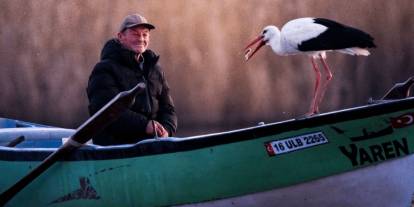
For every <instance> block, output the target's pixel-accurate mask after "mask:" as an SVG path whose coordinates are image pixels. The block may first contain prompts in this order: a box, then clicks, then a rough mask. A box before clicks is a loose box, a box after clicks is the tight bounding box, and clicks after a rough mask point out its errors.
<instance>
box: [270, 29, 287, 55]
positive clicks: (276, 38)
mask: <svg viewBox="0 0 414 207" xmlns="http://www.w3.org/2000/svg"><path fill="white" fill-rule="evenodd" d="M267 45H269V46H270V47H271V48H272V50H273V52H275V53H276V54H278V55H285V52H284V50H283V44H282V40H281V35H280V30H279V29H278V28H276V27H275V28H274V29H272V34H271V36H270V37H269V41H268V42H267Z"/></svg>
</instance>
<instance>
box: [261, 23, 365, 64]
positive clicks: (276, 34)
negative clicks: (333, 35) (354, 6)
mask: <svg viewBox="0 0 414 207" xmlns="http://www.w3.org/2000/svg"><path fill="white" fill-rule="evenodd" d="M266 29H267V30H268V32H269V33H270V34H271V36H270V37H269V41H268V43H267V45H269V46H270V47H271V48H272V50H273V51H274V52H275V53H276V54H278V55H282V56H287V55H297V54H306V55H309V56H312V57H314V58H320V57H323V58H326V52H328V51H332V50H315V51H301V50H299V49H298V46H299V45H300V44H302V43H303V42H305V41H309V40H311V39H313V38H315V37H318V36H319V35H321V34H322V33H324V32H326V30H328V27H326V26H324V25H321V24H317V23H315V22H314V19H313V18H300V19H294V20H291V21H289V22H287V23H286V24H285V25H284V26H283V27H282V29H281V30H279V29H278V28H277V27H276V26H272V25H271V26H267V27H265V29H264V30H266ZM335 51H338V52H341V53H345V54H349V55H364V56H367V55H369V54H370V53H369V51H368V50H366V49H364V48H359V47H350V48H344V49H337V50H335Z"/></svg>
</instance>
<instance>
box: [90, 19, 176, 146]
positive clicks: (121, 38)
mask: <svg viewBox="0 0 414 207" xmlns="http://www.w3.org/2000/svg"><path fill="white" fill-rule="evenodd" d="M153 29H155V27H154V26H153V25H152V24H150V23H148V21H147V20H146V19H145V18H144V17H143V16H141V15H139V14H132V15H128V16H127V17H126V18H125V19H124V21H123V22H122V24H121V27H120V29H119V32H118V34H117V37H116V38H113V39H111V40H109V41H107V42H106V44H105V46H104V47H103V49H102V52H101V60H100V61H99V62H98V63H97V64H96V65H95V67H94V69H93V71H92V73H91V75H90V77H89V83H88V87H87V94H88V99H89V112H90V114H91V115H93V114H94V113H96V112H97V111H98V110H99V109H100V108H101V107H103V106H104V105H105V104H106V103H107V102H108V101H110V100H111V99H112V98H113V97H114V96H115V95H116V94H118V93H119V92H121V91H125V90H129V89H131V88H132V87H133V86H135V85H136V84H137V83H139V82H144V83H145V84H146V89H147V90H146V93H142V94H139V95H137V97H136V100H135V103H134V105H133V106H132V107H131V108H130V110H127V111H126V112H124V113H123V114H122V115H121V117H120V118H119V119H118V120H117V121H115V122H114V123H113V124H111V125H110V126H108V127H107V128H106V129H105V130H104V131H103V132H102V133H100V134H99V135H97V136H95V137H93V143H94V144H98V145H116V144H131V143H136V142H137V141H140V140H142V139H145V138H150V137H154V136H159V137H168V136H172V135H173V134H174V133H175V131H176V128H177V116H176V113H175V107H174V104H173V99H172V98H171V95H170V90H169V87H168V84H167V80H166V77H165V74H164V72H163V71H162V69H161V67H160V65H159V64H158V59H159V56H158V55H156V54H155V53H154V52H153V51H151V50H149V49H147V48H148V45H149V42H150V31H151V30H153Z"/></svg>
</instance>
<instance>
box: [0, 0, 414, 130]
mask: <svg viewBox="0 0 414 207" xmlns="http://www.w3.org/2000/svg"><path fill="white" fill-rule="evenodd" d="M413 11H414V1H412V0H398V1H388V0H352V1H337V0H306V1H303V0H260V1H257V0H243V1H240V0H129V1H128V0H119V1H112V0H87V1H85V0H71V1H66V0H42V1H36V0H31V1H30V0H0V25H1V28H0V117H7V118H15V119H22V120H26V121H33V122H38V123H42V124H49V125H55V126H60V127H69V128H76V127H77V126H78V125H79V124H81V123H82V122H83V121H84V120H86V119H87V118H88V113H87V98H86V92H85V88H86V85H87V80H88V76H89V74H90V72H91V70H92V68H93V66H94V65H95V63H96V62H97V61H98V59H99V54H100V51H101V49H102V46H103V44H104V43H105V42H106V41H107V40H108V39H109V38H111V37H113V36H115V35H116V32H117V30H118V27H119V24H120V22H121V21H122V19H123V18H124V16H125V15H127V14H130V13H136V12H138V13H140V14H142V15H144V16H145V17H146V18H147V19H149V21H150V22H152V23H154V24H155V25H156V26H157V29H156V30H154V31H153V32H152V33H151V35H152V36H151V41H152V42H151V44H150V48H151V49H153V50H155V51H156V52H157V53H159V54H160V55H161V59H160V61H161V64H162V65H163V67H164V70H165V72H166V74H167V77H168V80H169V84H170V86H171V89H172V94H173V96H174V98H175V103H176V107H177V111H178V115H179V132H178V136H186V135H194V134H203V133H208V132H217V131H221V130H229V129H235V128H240V127H247V126H252V125H255V124H257V123H258V122H260V121H265V122H274V121H280V120H285V119H291V118H294V117H296V116H299V115H302V114H304V113H305V112H307V110H308V106H309V102H310V100H311V98H312V95H313V94H312V89H313V84H314V74H313V71H312V68H311V65H310V62H309V58H307V57H305V56H293V57H292V56H291V57H279V56H276V55H274V54H273V53H272V52H271V50H270V48H266V49H262V50H261V51H259V52H258V53H257V54H256V56H255V57H254V58H253V59H252V60H251V61H249V62H248V63H246V62H245V61H244V59H243V48H244V46H245V45H246V44H247V43H248V42H249V41H250V40H251V39H252V38H254V37H255V36H256V35H257V34H259V32H261V30H262V28H263V27H264V26H266V25H269V24H275V25H277V26H279V27H280V26H281V25H283V24H284V23H286V22H287V21H288V20H290V19H294V18H299V17H306V16H312V17H324V18H329V19H333V20H337V21H339V22H342V23H345V24H348V25H351V26H355V27H358V28H361V29H363V30H364V31H366V32H368V33H370V34H371V35H372V36H373V37H374V38H375V42H376V44H377V46H378V48H376V49H374V50H372V53H371V56H368V57H352V56H346V55H342V54H334V53H329V54H328V57H329V58H328V63H329V64H330V66H331V68H332V70H333V72H334V79H333V80H332V82H331V85H330V87H329V88H328V90H327V92H326V95H325V99H324V101H323V103H322V104H321V107H320V108H321V111H322V112H327V111H332V110H339V109H343V108H349V107H354V106H360V105H363V104H365V103H366V101H367V100H368V98H369V97H373V98H380V97H381V96H382V95H383V94H384V93H385V92H386V91H387V89H388V88H390V87H391V86H392V85H393V84H394V83H395V82H401V81H404V80H405V79H407V78H408V77H409V76H412V75H414V71H413V69H414V60H413V58H414V44H413V41H412V38H413V36H414V35H413V34H414V18H412V15H413Z"/></svg>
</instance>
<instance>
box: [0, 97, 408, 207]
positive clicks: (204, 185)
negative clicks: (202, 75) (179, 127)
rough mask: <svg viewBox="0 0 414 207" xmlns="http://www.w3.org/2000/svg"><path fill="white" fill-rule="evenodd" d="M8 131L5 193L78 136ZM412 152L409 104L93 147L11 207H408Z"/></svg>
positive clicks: (3, 154) (34, 128) (2, 157)
mask: <svg viewBox="0 0 414 207" xmlns="http://www.w3.org/2000/svg"><path fill="white" fill-rule="evenodd" d="M22 123H23V124H22ZM0 124H2V126H3V128H2V129H0V144H1V145H3V146H1V147H0V172H1V179H0V192H2V191H5V190H6V189H7V188H9V187H10V186H11V185H13V184H14V183H16V182H17V181H18V180H19V179H20V178H22V177H23V176H24V175H26V174H27V173H28V172H29V171H30V170H31V169H32V168H34V167H35V166H37V165H38V164H39V163H40V162H41V161H42V160H44V159H45V158H46V157H47V156H48V155H49V154H51V153H52V152H53V151H54V150H56V148H57V147H59V146H60V145H61V144H62V138H64V137H68V136H70V135H71V134H72V133H73V132H74V130H71V129H61V128H54V127H47V126H42V125H33V124H31V123H27V122H20V121H16V120H7V119H2V121H0ZM20 136H23V137H24V141H23V142H21V143H19V144H17V145H16V146H15V147H6V146H5V145H6V144H7V143H9V142H11V141H12V140H13V139H14V138H16V137H20ZM413 152H414V98H406V99H402V100H395V101H388V102H385V103H377V104H372V105H367V106H362V107H357V108H351V109H346V110H341V111H335V112H331V113H325V114H320V115H315V116H312V117H305V118H300V119H293V120H287V121H283V122H278V123H270V124H263V125H258V126H253V127H250V128H244V129H238V130H234V131H228V132H223V133H215V134H207V135H201V136H193V137H185V138H166V139H164V138H163V139H149V140H144V141H141V142H139V143H137V144H134V145H121V146H109V147H102V146H96V145H92V144H87V145H85V146H83V147H81V148H80V149H78V150H76V151H75V152H73V153H71V154H70V155H69V156H67V157H65V158H64V159H61V160H60V161H58V162H57V163H55V164H54V165H53V166H52V167H50V168H49V169H48V170H47V171H46V172H44V173H43V174H42V175H40V176H39V177H37V178H36V179H35V180H34V181H33V182H32V183H30V184H29V185H28V186H27V187H25V188H24V189H23V190H22V191H21V192H20V193H18V194H17V195H16V196H15V197H14V198H13V199H12V200H10V202H8V203H7V204H6V206H409V205H411V199H412V196H413V192H414V176H413V174H414V157H413V155H412V153H413Z"/></svg>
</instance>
